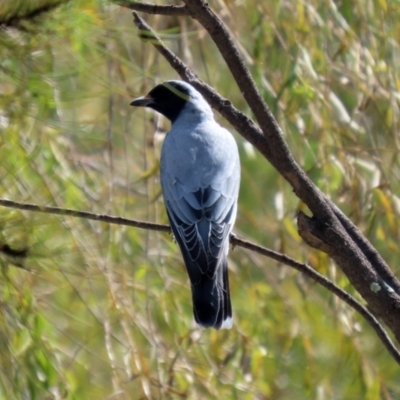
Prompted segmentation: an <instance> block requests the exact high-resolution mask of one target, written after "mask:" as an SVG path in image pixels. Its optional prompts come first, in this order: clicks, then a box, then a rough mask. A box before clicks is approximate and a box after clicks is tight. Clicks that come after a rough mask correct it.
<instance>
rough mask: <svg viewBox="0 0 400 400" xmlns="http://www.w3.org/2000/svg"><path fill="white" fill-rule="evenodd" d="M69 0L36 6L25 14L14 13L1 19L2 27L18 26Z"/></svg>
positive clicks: (0, 25)
mask: <svg viewBox="0 0 400 400" xmlns="http://www.w3.org/2000/svg"><path fill="white" fill-rule="evenodd" d="M69 1H70V0H60V1H58V2H56V3H49V4H43V5H42V6H40V7H37V8H34V9H33V10H32V11H30V12H28V13H26V14H24V15H13V16H10V17H3V18H1V19H0V27H7V28H9V27H13V28H18V27H19V25H20V24H21V23H23V22H26V21H32V20H34V19H35V18H37V17H39V16H41V15H43V14H46V13H48V12H50V11H53V10H54V9H56V8H57V7H59V6H61V5H62V4H64V3H68V2H69Z"/></svg>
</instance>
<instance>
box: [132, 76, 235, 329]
mask: <svg viewBox="0 0 400 400" xmlns="http://www.w3.org/2000/svg"><path fill="white" fill-rule="evenodd" d="M131 104H132V105H136V106H146V107H150V108H153V109H155V110H156V111H159V112H161V113H162V114H164V115H165V116H166V117H167V118H169V119H170V120H171V122H172V127H171V130H170V131H169V132H168V134H167V136H166V138H165V140H164V143H163V146H162V150H161V171H160V174H161V186H162V191H163V196H164V202H165V206H166V209H167V213H168V217H169V220H170V224H171V228H172V231H173V233H174V235H175V238H176V240H177V242H178V244H179V246H180V249H181V252H182V255H183V259H184V262H185V265H186V269H187V271H188V274H189V278H190V282H191V288H192V299H193V310H194V316H195V320H196V322H197V323H198V324H199V325H200V326H203V327H213V328H215V329H220V328H230V327H231V325H232V310H231V302H230V295H229V281H228V264H227V255H228V251H229V234H230V232H231V230H232V228H233V225H234V222H235V218H236V211H237V198H238V191H239V183H240V163H239V154H238V149H237V145H236V142H235V140H234V138H233V136H232V135H231V134H230V132H228V131H227V130H226V129H224V128H223V127H221V126H220V125H219V124H218V123H217V122H216V121H215V120H214V116H213V113H212V110H211V108H210V106H209V105H208V103H207V102H206V101H205V100H204V98H203V97H202V96H201V95H200V93H199V92H197V91H196V90H195V89H194V88H193V87H192V86H191V85H189V84H187V83H185V82H183V81H168V82H165V83H163V84H161V85H158V86H156V87H155V88H154V89H153V90H152V91H150V93H149V94H148V95H147V96H146V97H143V98H140V99H137V100H135V101H133V102H132V103H131Z"/></svg>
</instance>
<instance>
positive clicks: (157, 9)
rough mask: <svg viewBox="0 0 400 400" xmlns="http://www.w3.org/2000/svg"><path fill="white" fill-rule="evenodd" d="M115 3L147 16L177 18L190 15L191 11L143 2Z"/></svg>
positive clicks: (122, 0)
mask: <svg viewBox="0 0 400 400" xmlns="http://www.w3.org/2000/svg"><path fill="white" fill-rule="evenodd" d="M113 3H115V4H118V5H119V6H121V7H124V8H129V9H130V10H135V11H140V12H145V13H146V14H158V15H169V16H177V17H179V16H184V15H189V11H188V9H187V8H186V6H175V5H168V6H159V5H156V4H152V3H143V2H141V1H129V0H113Z"/></svg>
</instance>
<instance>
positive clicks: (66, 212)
mask: <svg viewBox="0 0 400 400" xmlns="http://www.w3.org/2000/svg"><path fill="white" fill-rule="evenodd" d="M0 206H3V207H8V208H13V209H18V210H26V211H34V212H41V213H45V214H55V215H61V216H68V217H76V218H83V219H89V220H93V221H100V222H107V223H110V224H116V225H125V226H132V227H135V228H140V229H147V230H153V231H161V232H170V231H171V230H170V227H169V226H168V225H161V224H155V223H151V222H144V221H137V220H131V219H126V218H121V217H113V216H109V215H104V214H94V213H90V212H86V211H77V210H71V209H68V208H59V207H50V206H38V205H36V204H29V203H18V202H15V201H11V200H4V199H0ZM230 243H231V244H232V245H233V246H239V247H243V248H244V249H247V250H251V251H254V252H255V253H258V254H261V255H263V256H266V257H269V258H271V259H273V260H275V261H278V262H280V263H282V264H285V265H287V266H289V267H291V268H294V269H296V270H297V271H299V272H301V273H303V274H304V275H307V276H308V277H309V278H311V279H313V280H314V281H316V282H317V283H319V284H320V285H322V286H323V287H325V288H326V289H328V290H329V291H330V292H332V293H333V294H335V295H336V296H337V297H339V298H340V299H342V300H343V301H344V302H345V303H346V304H348V305H349V306H350V307H351V308H353V309H354V310H355V311H357V312H358V313H360V314H361V316H362V317H363V318H364V319H365V320H366V321H367V322H368V323H369V324H370V325H371V326H372V328H373V329H374V330H375V332H376V334H377V335H378V337H379V338H380V339H381V341H382V342H383V344H384V346H385V347H386V349H387V350H388V351H389V353H390V354H391V355H392V357H393V358H394V359H395V360H396V362H397V363H398V364H399V365H400V352H399V351H398V350H397V349H396V347H395V346H394V344H393V342H392V341H391V339H390V337H389V336H388V334H387V333H386V332H385V330H384V329H383V327H382V326H381V325H380V323H379V322H378V320H377V319H376V318H375V317H374V315H373V314H372V313H370V312H369V311H368V310H367V309H366V308H365V307H364V306H363V305H362V304H360V303H359V302H358V301H357V300H356V299H354V298H353V297H352V296H351V295H350V294H348V293H347V292H345V291H344V290H343V289H341V288H340V287H339V286H337V285H335V284H334V283H333V282H331V281H330V280H329V279H328V278H326V277H324V276H323V275H321V274H320V273H318V272H317V271H315V270H314V269H313V268H311V267H310V266H309V265H307V264H302V263H299V262H297V261H295V260H293V259H292V258H290V257H288V256H286V255H284V254H281V253H278V252H276V251H273V250H270V249H268V248H266V247H262V246H259V245H257V244H255V243H252V242H249V241H247V240H244V239H240V238H238V237H236V235H234V234H232V235H231V236H230Z"/></svg>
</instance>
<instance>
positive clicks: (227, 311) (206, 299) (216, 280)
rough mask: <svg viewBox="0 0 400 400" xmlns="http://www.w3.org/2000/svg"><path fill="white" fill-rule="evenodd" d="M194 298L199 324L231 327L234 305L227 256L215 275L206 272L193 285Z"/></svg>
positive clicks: (212, 326)
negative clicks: (232, 305) (211, 275)
mask: <svg viewBox="0 0 400 400" xmlns="http://www.w3.org/2000/svg"><path fill="white" fill-rule="evenodd" d="M192 299H193V312H194V316H195V319H196V322H197V324H199V325H200V326H202V327H204V328H214V329H221V328H222V329H229V328H231V326H232V307H231V299H230V294H229V279H228V263H227V260H226V258H224V259H223V260H222V261H221V264H220V265H219V266H218V268H217V271H216V274H215V275H214V277H212V278H211V277H209V276H207V274H204V275H203V276H202V278H201V281H200V282H198V283H196V284H195V285H192Z"/></svg>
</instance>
